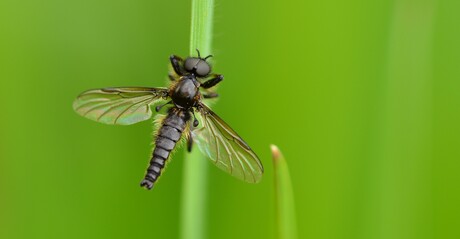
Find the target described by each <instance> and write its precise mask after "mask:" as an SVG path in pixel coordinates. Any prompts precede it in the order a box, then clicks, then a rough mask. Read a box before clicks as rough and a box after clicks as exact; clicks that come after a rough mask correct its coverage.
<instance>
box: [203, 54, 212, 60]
mask: <svg viewBox="0 0 460 239" xmlns="http://www.w3.org/2000/svg"><path fill="white" fill-rule="evenodd" d="M211 57H213V55H209V56H207V57H205V58H204V59H203V60H205V61H206V59H208V58H211Z"/></svg>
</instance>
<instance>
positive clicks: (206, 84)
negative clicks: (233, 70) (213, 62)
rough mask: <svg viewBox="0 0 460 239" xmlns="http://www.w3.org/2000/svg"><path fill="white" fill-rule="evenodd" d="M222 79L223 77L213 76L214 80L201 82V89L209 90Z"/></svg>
mask: <svg viewBox="0 0 460 239" xmlns="http://www.w3.org/2000/svg"><path fill="white" fill-rule="evenodd" d="M223 79H224V76H223V75H214V78H212V79H209V80H207V81H206V82H203V83H202V84H201V87H203V88H205V89H208V88H211V87H213V86H215V85H217V83H219V82H221V81H222V80H223Z"/></svg>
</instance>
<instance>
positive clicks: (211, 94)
mask: <svg viewBox="0 0 460 239" xmlns="http://www.w3.org/2000/svg"><path fill="white" fill-rule="evenodd" d="M203 97H204V98H205V99H212V98H217V97H219V94H217V93H214V92H211V93H208V94H203Z"/></svg>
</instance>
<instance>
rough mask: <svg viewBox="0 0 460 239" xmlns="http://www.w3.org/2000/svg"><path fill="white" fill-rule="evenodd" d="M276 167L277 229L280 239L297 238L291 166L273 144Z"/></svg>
mask: <svg viewBox="0 0 460 239" xmlns="http://www.w3.org/2000/svg"><path fill="white" fill-rule="evenodd" d="M271 150H272V155H273V165H274V169H275V201H276V220H277V221H276V229H277V236H278V237H277V238H278V239H297V222H296V215H295V205H294V193H293V191H292V185H291V177H290V175H289V168H288V165H287V163H286V160H285V158H284V156H283V155H282V154H281V152H280V151H279V149H278V147H277V146H275V145H271Z"/></svg>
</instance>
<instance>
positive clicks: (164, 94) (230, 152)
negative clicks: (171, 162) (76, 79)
mask: <svg viewBox="0 0 460 239" xmlns="http://www.w3.org/2000/svg"><path fill="white" fill-rule="evenodd" d="M197 52H198V57H192V56H190V57H187V58H186V59H185V60H184V59H182V58H180V57H179V56H176V55H171V56H170V62H171V66H172V70H171V72H170V73H169V78H170V80H171V84H170V86H169V87H168V88H150V87H112V88H102V89H94V90H88V91H85V92H83V93H81V94H80V95H79V96H78V97H77V99H75V101H74V103H73V108H74V110H75V111H76V112H77V113H78V114H80V115H81V116H84V117H86V118H88V119H91V120H94V121H97V122H100V123H105V124H111V125H131V124H135V123H138V122H140V121H144V120H148V119H150V118H151V116H152V110H151V106H152V105H156V107H155V111H156V112H159V111H160V110H161V109H162V108H163V107H167V108H168V110H167V114H166V115H165V116H164V118H163V119H162V120H161V123H160V126H159V128H158V132H157V134H156V138H155V139H154V145H155V146H154V149H153V153H152V157H151V160H150V163H149V166H148V168H147V172H146V174H145V177H144V179H143V180H142V181H141V183H140V185H141V187H145V188H147V189H151V188H152V187H153V186H154V184H155V182H156V181H157V179H158V178H159V176H160V175H161V173H162V170H163V168H164V167H165V163H166V161H167V160H168V159H169V157H170V153H171V151H172V150H173V149H174V148H175V147H176V145H177V144H178V143H179V141H180V139H181V138H184V137H185V138H186V141H187V149H188V150H189V151H191V150H192V146H193V145H194V143H195V144H196V145H197V146H198V148H199V149H200V150H201V151H202V152H203V153H204V154H206V155H207V156H208V157H209V158H210V159H211V160H212V161H213V162H214V164H215V165H216V166H217V167H218V168H220V169H222V170H224V171H226V172H227V173H229V174H231V175H233V176H235V177H236V178H238V179H241V180H243V181H246V182H250V183H257V182H259V181H260V180H261V178H262V174H263V166H262V163H261V162H260V160H259V158H258V157H257V155H256V154H255V153H254V152H253V151H252V149H251V148H250V147H249V146H248V144H246V142H245V141H243V139H241V137H240V136H239V135H238V134H237V133H236V132H235V131H234V130H233V129H232V128H230V126H228V125H227V124H226V123H225V122H224V121H223V120H222V119H221V118H220V117H219V116H217V115H216V114H215V113H214V112H213V111H212V110H211V109H210V108H209V107H208V106H206V105H205V104H204V103H203V102H202V99H203V98H216V97H218V95H217V94H216V93H215V92H212V91H210V90H209V89H210V88H211V87H213V86H215V85H217V84H218V83H219V82H221V81H222V80H223V79H224V77H223V75H220V74H212V73H211V65H210V64H209V63H208V62H207V59H208V58H210V57H211V55H209V56H206V57H204V58H202V57H201V56H200V52H199V51H198V49H197ZM201 91H203V93H202V92H201ZM161 101H163V102H162V103H160V102H161ZM158 103H160V104H158ZM195 112H198V115H199V116H200V118H201V120H200V121H199V120H198V119H197V118H196V117H195V116H196V115H195Z"/></svg>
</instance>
